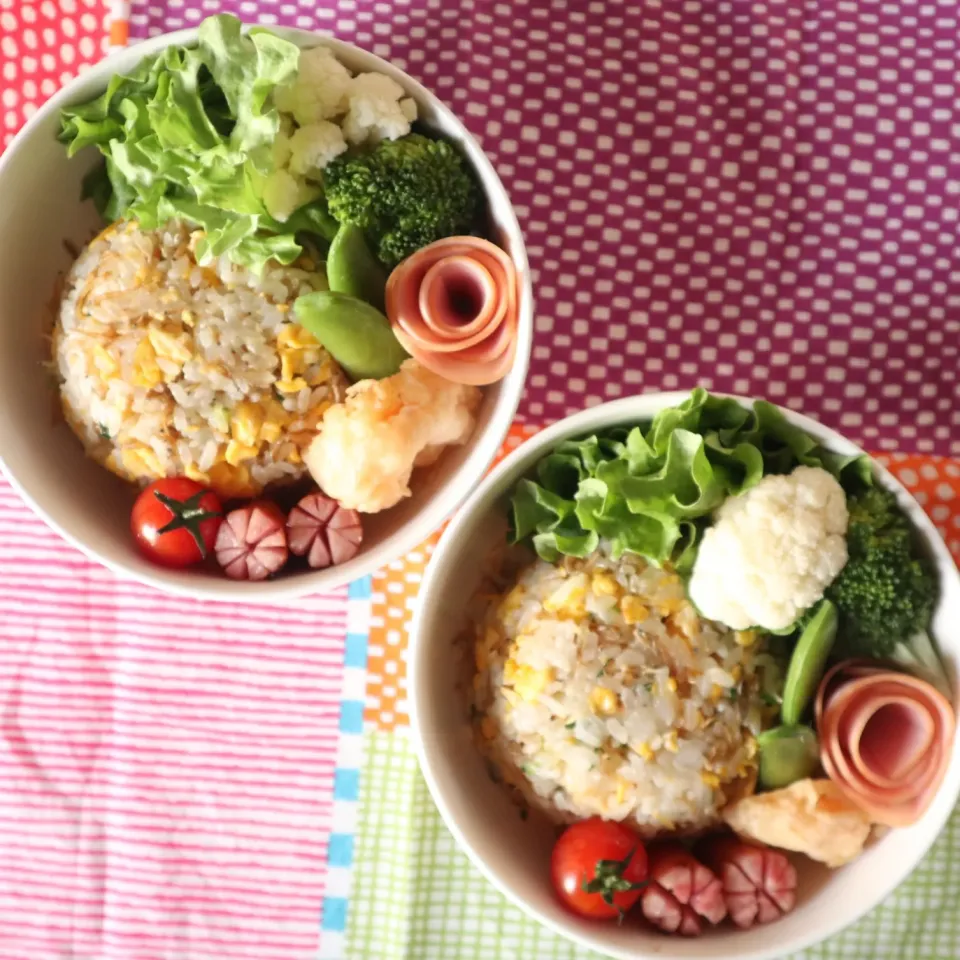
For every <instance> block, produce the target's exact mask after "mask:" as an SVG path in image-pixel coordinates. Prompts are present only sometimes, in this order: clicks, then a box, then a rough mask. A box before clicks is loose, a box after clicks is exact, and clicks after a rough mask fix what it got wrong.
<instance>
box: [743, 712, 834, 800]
mask: <svg viewBox="0 0 960 960" xmlns="http://www.w3.org/2000/svg"><path fill="white" fill-rule="evenodd" d="M757 746H758V747H759V748H760V770H759V774H758V777H757V779H758V780H759V783H760V786H761V787H762V788H763V789H764V790H779V789H780V788H781V787H788V786H790V784H791V783H795V782H796V781H797V780H803V779H805V778H806V777H810V776H813V774H814V773H816V770H817V767H818V766H819V765H820V745H819V742H818V741H817V735H816V734H815V733H814V732H813V730H811V729H810V727H804V726H783V727H774V728H773V729H772V730H764V731H763V733H761V734H760V736H758V737H757Z"/></svg>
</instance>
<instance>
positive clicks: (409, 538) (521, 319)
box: [0, 23, 534, 604]
mask: <svg viewBox="0 0 960 960" xmlns="http://www.w3.org/2000/svg"><path fill="white" fill-rule="evenodd" d="M254 26H257V25H256V24H248V23H243V30H244V32H246V31H247V30H249V29H250V28H251V27H254ZM198 29H199V27H198V26H197V27H188V28H184V29H181V30H175V31H171V32H169V33H163V34H159V35H157V36H155V37H150V38H148V39H145V40H142V41H139V42H137V43H135V44H132V45H130V46H129V47H124V48H120V49H118V50H114V51H112V52H111V53H109V54H108V55H107V56H105V57H104V58H103V59H101V60H99V61H97V63H96V64H94V65H93V66H91V67H89V68H88V69H86V70H84V71H83V72H81V73H80V74H78V75H77V76H75V77H73V78H72V79H71V80H70V81H68V82H67V83H66V84H64V85H63V86H61V87H60V89H59V90H57V92H56V93H54V94H53V95H52V96H51V97H50V98H49V99H48V100H47V101H46V102H45V103H44V104H43V105H42V106H41V107H40V108H39V109H38V110H37V112H36V113H34V114H33V115H32V116H31V117H30V118H29V119H28V120H27V122H26V123H25V124H24V125H23V127H21V129H20V130H19V131H18V132H17V134H16V135H15V136H14V138H13V139H12V140H11V141H10V143H9V144H8V145H7V147H6V149H5V150H4V151H3V154H2V156H0V183H2V181H3V176H4V173H5V171H6V169H7V167H8V166H10V165H11V164H12V162H13V157H14V155H16V154H18V152H19V151H20V150H21V149H23V147H24V145H25V144H26V143H27V141H28V140H29V138H30V137H31V136H32V135H33V133H34V131H35V130H36V129H37V128H38V127H42V126H43V125H44V124H46V123H47V122H49V119H50V117H51V115H53V114H55V113H56V112H58V111H59V110H60V109H61V108H62V107H64V106H66V105H68V104H69V103H70V102H71V101H72V100H74V99H75V98H76V91H77V90H78V89H79V88H81V87H83V86H85V85H86V86H89V85H91V84H93V85H95V86H96V87H97V88H101V89H102V88H105V87H106V83H107V80H108V79H109V77H110V76H111V75H113V74H114V73H117V72H119V71H120V70H123V69H129V65H131V64H134V63H136V62H138V61H139V60H141V59H142V58H143V57H146V56H150V55H151V54H154V53H157V52H159V51H160V50H163V49H164V48H166V47H169V46H172V45H174V44H184V43H191V42H193V41H194V40H196V36H197V31H198ZM265 29H267V30H269V31H270V32H271V33H275V34H277V35H278V36H282V37H284V38H286V39H288V40H291V41H292V42H294V43H297V45H298V46H300V47H302V48H307V47H310V46H316V45H318V44H319V43H323V44H326V45H328V46H330V47H331V48H332V49H333V50H334V52H335V53H337V54H341V53H346V54H348V55H357V54H359V55H360V56H361V57H362V58H365V59H366V60H367V62H368V63H369V64H370V67H369V69H376V70H378V71H379V72H383V73H386V74H388V75H390V76H393V77H394V79H397V78H399V79H400V81H402V83H401V85H402V86H403V87H404V89H405V90H406V91H407V92H408V93H413V94H414V95H415V97H416V98H417V99H418V100H419V101H420V102H421V103H427V104H429V106H430V109H431V110H432V111H434V112H435V113H436V114H437V115H438V116H439V117H441V118H442V120H443V123H444V125H445V126H447V127H450V128H452V129H453V130H455V131H456V132H457V134H458V136H460V137H461V143H462V148H463V149H464V151H465V152H466V153H467V155H468V159H469V161H470V163H471V166H472V167H473V168H474V169H475V170H477V171H478V172H479V173H482V175H483V179H484V180H485V181H487V182H489V184H490V187H489V188H488V187H487V186H486V185H484V188H483V189H484V194H485V196H486V199H487V202H488V203H492V202H493V200H494V198H495V197H496V199H497V201H498V203H499V205H502V207H503V210H504V216H503V217H502V220H501V225H502V228H503V230H504V231H505V233H507V234H508V235H510V236H511V237H512V238H513V239H515V240H516V242H517V248H516V251H515V253H514V254H513V255H512V259H513V261H514V263H515V265H516V267H517V274H518V277H519V283H520V296H519V305H518V323H517V347H516V354H515V358H514V362H513V367H512V368H511V370H510V371H509V372H508V374H507V377H505V378H504V380H502V381H500V382H501V383H503V384H506V383H507V381H508V380H509V383H510V387H509V388H507V387H504V388H502V393H501V397H500V399H499V401H498V403H497V406H496V407H495V408H494V410H493V412H492V414H491V416H490V420H489V422H488V423H487V425H486V428H485V430H484V432H483V434H482V435H479V436H477V437H476V438H475V439H474V438H471V440H470V441H468V444H470V443H471V442H472V443H473V444H474V445H473V448H472V449H470V451H469V453H467V455H466V456H465V457H464V460H463V462H462V463H461V464H460V466H459V468H458V470H457V472H456V474H455V475H454V476H453V477H451V478H450V479H448V480H447V481H446V482H445V483H444V484H443V486H442V488H441V490H439V491H438V492H437V493H436V494H435V495H434V498H433V499H432V500H431V501H430V502H428V503H427V504H425V505H424V506H423V507H422V508H421V509H420V510H419V511H418V512H417V513H416V514H415V515H414V516H413V517H412V518H411V519H410V520H409V521H408V522H407V523H406V524H405V525H404V526H402V527H400V528H399V529H398V530H396V531H395V532H394V533H392V534H391V535H390V536H389V537H387V538H386V539H385V540H384V541H383V542H382V543H379V544H377V546H376V547H375V548H373V549H372V550H371V551H370V552H369V553H364V554H361V555H360V556H358V557H356V558H354V559H352V560H349V561H348V562H347V563H344V564H342V565H340V566H336V567H328V568H326V569H325V570H308V571H304V572H301V573H297V574H294V575H293V576H289V577H281V578H279V579H277V580H265V581H259V582H257V583H251V582H250V581H234V580H230V579H228V578H226V577H223V578H213V577H211V578H196V579H195V582H194V583H191V582H190V581H189V579H187V578H186V577H184V576H183V574H184V573H186V574H187V575H189V571H176V570H168V569H166V568H163V567H157V568H156V570H152V569H151V570H144V571H141V570H134V569H132V568H131V567H128V566H127V565H126V564H124V563H123V562H120V561H117V560H114V559H108V558H107V557H105V556H103V555H102V554H101V553H100V552H99V551H97V550H96V549H94V548H93V547H91V546H89V545H88V544H85V543H83V542H81V541H80V540H79V539H78V538H77V537H75V536H74V535H73V534H71V533H69V532H68V531H67V530H65V529H64V527H63V526H62V525H61V524H60V523H59V522H58V521H56V520H54V519H53V518H52V517H51V516H50V515H49V514H47V513H46V511H44V510H43V509H42V508H41V507H40V505H39V504H38V503H37V502H36V501H35V500H34V498H33V496H32V495H31V494H30V492H29V490H28V489H27V487H26V484H25V483H24V482H22V481H21V480H20V478H19V477H18V475H17V473H16V471H15V470H14V468H13V465H12V464H10V463H8V462H7V459H6V458H5V457H4V455H3V452H2V451H0V472H2V474H3V476H4V477H5V478H6V479H7V481H8V482H9V483H10V485H11V486H12V487H13V488H14V489H15V490H16V491H17V493H18V494H19V495H20V497H21V499H22V500H23V501H24V503H26V504H27V506H28V507H29V508H30V509H31V510H32V511H33V513H34V514H35V515H36V516H38V517H40V518H41V519H42V520H43V521H44V523H46V524H47V526H48V527H50V528H51V529H52V530H54V531H56V533H58V534H59V535H60V536H61V537H63V539H64V540H66V541H67V542H68V543H70V544H72V545H73V546H74V547H76V548H77V549H78V550H79V551H80V552H81V553H83V554H84V556H86V557H87V558H88V559H89V560H92V561H94V562H95V563H99V564H100V565H102V566H104V567H106V568H107V569H108V570H110V571H111V572H113V573H115V574H117V575H119V576H121V577H124V578H127V579H133V580H135V581H137V582H139V583H142V584H145V585H146V586H150V587H153V588H155V589H157V590H159V591H161V592H162V593H165V594H168V595H172V596H180V597H189V598H192V599H196V600H212V601H218V602H228V603H230V602H232V603H237V602H241V603H258V604H261V603H262V604H271V603H275V602H279V601H284V600H293V599H297V598H300V597H306V596H310V595H312V594H317V593H325V592H329V591H333V590H336V589H339V588H341V587H343V586H344V585H346V584H348V583H351V582H353V581H354V580H359V579H362V578H363V577H365V576H369V575H371V574H373V573H375V572H376V571H377V570H379V569H380V568H381V567H384V566H386V565H387V564H388V563H390V562H392V561H393V560H396V559H398V558H400V557H403V556H405V555H406V554H407V553H409V552H410V551H411V550H414V549H416V547H417V546H419V545H420V544H421V543H422V542H423V541H424V540H426V539H427V538H428V537H429V536H430V535H431V534H432V533H434V532H435V531H436V530H438V529H439V528H440V527H441V526H442V525H443V523H444V522H445V521H446V520H447V519H449V517H450V516H451V515H452V514H453V513H454V511H455V510H456V509H457V507H458V506H459V505H460V504H461V503H463V501H464V500H465V499H466V498H467V497H468V496H469V494H470V492H471V490H472V489H473V487H474V486H475V484H476V478H477V477H480V476H483V474H484V473H485V472H486V470H487V469H488V467H489V466H490V464H491V463H492V462H493V460H494V458H495V457H496V455H497V451H498V450H499V449H500V447H501V445H502V444H503V442H504V440H505V439H506V437H507V434H508V433H509V430H510V427H511V425H512V424H513V421H514V418H515V417H516V412H517V409H518V407H519V405H520V400H521V398H522V396H523V392H524V389H525V386H526V379H527V372H528V370H529V366H530V357H531V354H532V349H533V332H534V303H533V280H532V277H531V274H530V264H529V258H528V256H527V248H526V242H525V239H524V235H523V231H522V229H521V227H520V223H519V220H518V219H517V211H516V208H515V207H514V205H513V203H512V201H511V200H510V195H509V193H508V191H507V189H506V187H505V186H504V184H503V181H502V180H501V179H500V176H499V174H498V173H497V171H496V168H495V167H494V166H493V163H492V162H491V160H490V158H489V157H488V156H487V155H486V153H485V152H484V150H483V148H482V147H481V146H480V144H479V142H478V141H477V139H476V138H475V137H474V136H473V134H472V133H471V132H470V131H469V130H468V129H467V127H466V125H465V124H464V123H463V121H462V120H460V118H459V117H458V116H457V115H456V114H455V113H454V112H453V110H451V109H450V107H448V106H447V104H446V103H445V102H444V101H443V100H441V99H440V97H438V96H437V95H436V94H435V93H433V92H432V91H431V90H429V89H428V88H427V87H425V86H424V85H423V84H422V83H420V81H418V80H416V79H415V78H414V77H411V76H410V75H409V74H408V73H407V72H406V71H405V70H401V69H400V68H399V67H397V66H396V65H395V64H392V63H390V62H389V61H387V60H384V59H383V58H382V57H379V56H378V55H377V54H375V53H373V52H372V51H370V50H366V49H364V48H363V47H359V46H357V45H356V44H353V43H349V42H347V41H345V40H340V39H338V38H337V37H335V36H332V35H331V34H329V33H327V32H324V31H322V30H317V31H313V30H303V29H300V28H298V27H284V26H279V25H267V26H265ZM123 64H126V65H127V66H125V67H124V66H121V65H123ZM455 480H459V482H454V481H455ZM317 581H319V582H317Z"/></svg>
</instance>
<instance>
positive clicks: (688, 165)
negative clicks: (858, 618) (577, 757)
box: [131, 0, 960, 454]
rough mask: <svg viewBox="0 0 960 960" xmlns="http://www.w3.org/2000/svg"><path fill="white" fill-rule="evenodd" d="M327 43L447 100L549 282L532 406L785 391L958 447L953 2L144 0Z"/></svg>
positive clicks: (959, 306) (880, 428) (538, 410)
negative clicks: (665, 394)
mask: <svg viewBox="0 0 960 960" xmlns="http://www.w3.org/2000/svg"><path fill="white" fill-rule="evenodd" d="M221 10H231V11H233V12H235V13H237V14H238V15H239V16H241V17H242V18H243V19H245V20H247V21H259V22H261V23H265V24H273V23H282V24H286V25H289V26H297V27H302V28H306V29H318V30H323V31H329V32H331V33H334V34H336V35H337V36H338V37H340V38H342V39H345V40H350V41H353V42H355V43H357V44H359V45H360V46H363V47H366V48H368V49H371V50H373V51H374V52H375V53H377V54H379V55H380V56H383V57H386V58H388V59H390V60H392V61H393V62H394V63H396V64H397V65H398V66H400V67H401V68H403V69H405V70H407V71H408V72H409V73H410V74H412V75H413V76H415V77H416V78H417V79H419V80H422V81H423V82H424V83H425V84H426V85H428V86H429V87H430V88H432V89H433V90H434V91H435V92H436V93H437V94H438V95H439V96H441V97H442V98H443V99H445V100H446V101H447V102H448V103H449V104H451V105H452V107H453V108H454V109H455V110H456V112H457V113H458V114H459V115H460V117H461V118H462V119H463V120H464V121H465V122H466V124H467V126H468V127H469V128H470V130H471V131H472V132H473V133H474V134H475V135H476V136H477V137H478V138H479V139H480V141H481V142H482V144H483V146H484V148H485V150H486V151H487V153H488V154H489V155H490V156H491V158H492V159H493V160H494V162H495V164H496V166H497V169H498V170H499V172H500V175H501V177H502V178H503V180H504V182H505V184H506V185H507V188H508V189H509V191H510V194H511V197H512V199H513V201H514V204H515V205H516V208H517V211H518V214H519V216H520V220H521V223H522V225H523V228H524V232H525V235H526V240H527V244H528V249H529V254H530V259H531V264H532V267H533V273H534V280H535V291H534V293H535V298H536V304H537V307H536V337H535V346H534V354H533V362H532V365H531V372H530V378H529V382H528V388H527V392H526V395H525V397H524V401H523V404H522V407H521V416H522V417H523V418H524V419H527V420H531V421H536V422H543V421H548V420H553V419H555V418H558V417H561V416H564V415H565V414H568V413H571V412H573V411H576V410H578V409H580V408H582V407H584V406H588V405H592V404H597V403H600V402H602V401H604V400H609V399H613V398H616V397H621V396H624V395H628V394H630V393H634V392H638V391H651V390H662V389H671V390H672V389H684V388H688V387H692V386H694V385H696V384H702V385H703V386H706V387H708V388H710V389H715V390H722V391H731V392H735V393H740V394H750V395H756V396H765V397H767V398H768V399H770V400H773V401H775V402H777V403H781V404H785V405H787V406H790V407H793V408H796V409H799V410H803V411H804V412H806V413H809V414H811V415H812V416H814V417H816V418H818V419H820V420H822V421H824V422H825V423H827V424H829V425H831V426H833V427H836V428H839V429H840V430H842V431H843V432H844V433H846V434H847V435H848V436H850V437H851V438H852V439H854V440H857V441H859V442H861V443H863V444H865V445H866V446H868V447H870V448H872V449H877V448H883V449H900V450H917V451H921V452H928V453H940V454H958V453H960V431H958V430H957V428H958V426H960V403H958V387H957V381H958V377H957V373H958V370H957V366H958V361H957V340H958V332H960V266H958V253H960V250H958V246H960V236H958V217H960V213H958V204H960V146H958V144H960V108H958V107H957V103H958V80H957V78H958V62H960V60H958V45H960V15H958V9H957V5H956V4H955V3H954V2H953V0H930V2H914V0H888V2H881V0H833V2H826V0H820V2H817V0H807V2H799V0H792V2H787V0H783V2H778V0H757V2H748V0H644V2H624V0H595V2H588V0H512V2H509V3H508V2H500V3H496V2H489V0H472V2H471V0H460V2H454V0H408V2H404V3H401V2H396V3H384V2H370V0H341V2H339V3H320V4H318V3H316V2H315V0H300V2H297V3H292V2H291V3H284V2H280V3H276V2H266V0H261V2H241V3H236V2H231V3H225V4H222V3H218V2H203V3H199V4H197V3H193V4H191V5H190V6H189V7H187V6H186V4H185V3H184V2H183V0H166V2H165V3H150V4H135V5H134V9H133V12H132V17H131V24H132V34H133V36H135V37H136V36H140V37H142V36H146V35H148V34H153V33H159V32H162V31H166V30H171V29H176V28H178V27H182V26H189V25H192V24H195V23H197V22H198V21H199V20H201V19H202V18H203V17H204V16H206V15H208V14H209V13H212V12H217V11H221Z"/></svg>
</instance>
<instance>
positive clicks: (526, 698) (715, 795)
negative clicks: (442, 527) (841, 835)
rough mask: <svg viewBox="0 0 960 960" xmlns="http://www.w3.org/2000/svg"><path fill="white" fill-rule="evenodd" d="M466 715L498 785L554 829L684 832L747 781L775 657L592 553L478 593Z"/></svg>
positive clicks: (531, 568) (634, 567)
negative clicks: (589, 823) (600, 821)
mask: <svg viewBox="0 0 960 960" xmlns="http://www.w3.org/2000/svg"><path fill="white" fill-rule="evenodd" d="M474 654H475V667H476V673H475V675H474V680H473V687H472V693H471V696H472V711H471V712H472V715H473V717H474V722H475V730H476V739H477V742H478V744H479V746H480V749H481V751H482V752H483V753H484V755H485V756H486V757H487V759H488V762H489V765H490V768H491V772H492V774H493V775H494V776H495V778H498V779H502V780H504V781H505V782H506V783H507V784H508V785H509V786H510V788H511V789H512V791H513V793H514V796H515V798H516V799H517V800H518V801H519V802H520V803H522V804H523V805H524V806H528V807H533V808H535V809H537V810H539V811H541V812H542V813H544V814H545V815H546V816H547V817H548V818H549V819H551V820H552V821H554V822H556V823H567V822H572V821H574V820H577V819H580V818H583V817H588V816H594V815H599V816H603V817H606V818H608V819H612V820H622V821H626V822H629V823H631V824H632V825H633V826H635V827H636V828H637V829H638V830H639V831H640V832H641V834H643V835H645V836H654V835H656V834H658V833H661V832H677V833H688V834H694V833H696V832H699V831H701V830H704V829H706V828H708V827H710V826H711V825H713V824H715V823H716V822H717V821H718V819H719V811H720V809H721V808H722V807H723V806H724V805H725V804H726V803H727V802H729V801H730V800H732V799H734V798H736V797H739V796H741V795H743V794H744V793H747V792H750V791H751V790H752V789H753V786H754V784H755V780H756V769H757V743H756V735H757V734H758V733H759V732H760V731H761V729H763V723H764V712H765V710H769V708H768V707H765V705H764V701H763V695H762V691H763V689H765V688H770V687H772V686H774V684H775V682H776V680H775V676H774V674H775V671H776V670H777V666H776V662H775V661H774V659H773V658H772V657H771V656H770V655H769V654H767V653H766V652H765V650H764V647H763V643H762V640H761V638H760V637H758V635H757V634H755V633H754V632H752V631H731V630H728V629H727V628H726V627H724V626H722V625H720V624H716V623H712V622H709V621H705V620H703V619H701V618H700V617H699V616H698V615H697V612H696V610H695V609H694V608H693V607H692V606H691V604H690V603H689V601H688V600H687V598H686V592H685V590H684V586H683V583H682V581H681V579H680V577H679V576H677V575H676V574H675V573H673V572H671V571H669V570H661V569H659V568H657V567H655V566H652V565H648V564H646V563H645V562H644V561H643V560H642V559H640V558H638V557H636V556H633V555H630V554H626V555H624V556H623V557H622V558H621V559H618V560H614V559H612V558H611V557H610V556H609V555H608V553H607V552H605V551H604V550H602V549H601V550H599V551H597V552H596V553H595V554H594V555H592V556H591V557H590V558H588V559H586V560H579V559H574V558H569V557H568V558H564V560H563V562H562V563H560V564H558V565H554V564H550V563H547V562H544V561H543V560H538V561H536V562H534V563H532V564H530V565H528V566H526V567H525V568H523V569H521V570H520V572H519V573H518V574H517V575H516V576H515V577H510V578H509V581H508V582H507V583H506V584H503V589H502V590H495V591H494V592H493V593H492V594H487V596H486V599H485V600H484V602H483V603H482V605H481V609H480V611H479V613H478V616H477V620H476V623H475V636H474Z"/></svg>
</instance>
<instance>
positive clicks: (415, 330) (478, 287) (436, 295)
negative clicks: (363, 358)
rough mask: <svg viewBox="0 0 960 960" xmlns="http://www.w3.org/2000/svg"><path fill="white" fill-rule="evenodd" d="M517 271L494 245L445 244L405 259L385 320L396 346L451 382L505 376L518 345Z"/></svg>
mask: <svg viewBox="0 0 960 960" xmlns="http://www.w3.org/2000/svg"><path fill="white" fill-rule="evenodd" d="M517 297H518V294H517V271H516V267H514V265H513V261H512V260H511V259H510V257H509V256H508V255H507V254H506V253H505V252H504V251H503V250H501V249H500V248H499V247H498V246H495V245H494V244H492V243H490V242H489V241H488V240H481V239H480V238H479V237H447V238H446V239H444V240H437V242H436V243H431V244H430V245H429V246H426V247H424V248H423V249H422V250H418V251H417V252H416V253H414V254H413V255H412V256H409V257H407V259H406V260H404V261H403V263H401V264H400V265H399V266H398V267H397V268H396V269H395V270H394V271H393V273H391V274H390V278H389V279H388V280H387V295H386V300H387V304H386V306H387V317H388V318H389V320H390V323H391V325H392V327H393V332H394V334H395V335H396V337H397V339H398V340H399V341H400V344H401V346H402V347H403V348H404V349H405V350H406V351H407V353H409V354H410V355H411V356H412V357H414V358H415V359H416V360H417V361H419V362H420V363H421V364H422V365H423V366H425V367H426V368H427V369H428V370H432V371H433V372H434V373H436V374H439V375H440V376H441V377H444V378H446V379H447V380H452V381H453V382H454V383H463V384H469V385H471V386H478V387H479V386H483V385H484V384H488V383H494V382H496V381H497V380H501V379H502V378H503V377H504V376H506V374H507V371H508V370H509V369H510V367H511V365H512V364H513V357H514V353H515V352H516V346H517V311H518V300H517Z"/></svg>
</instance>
